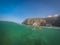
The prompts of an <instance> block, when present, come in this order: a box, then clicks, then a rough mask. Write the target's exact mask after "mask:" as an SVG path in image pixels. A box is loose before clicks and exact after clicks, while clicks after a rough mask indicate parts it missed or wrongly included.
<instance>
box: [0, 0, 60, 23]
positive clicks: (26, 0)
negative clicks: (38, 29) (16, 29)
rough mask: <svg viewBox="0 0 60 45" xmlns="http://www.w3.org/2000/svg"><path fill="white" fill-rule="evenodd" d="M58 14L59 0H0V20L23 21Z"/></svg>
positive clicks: (59, 11) (59, 8) (59, 10)
mask: <svg viewBox="0 0 60 45" xmlns="http://www.w3.org/2000/svg"><path fill="white" fill-rule="evenodd" d="M55 14H58V15H59V14H60V0H0V21H2V20H3V21H13V22H17V23H21V22H23V21H24V20H25V19H26V18H44V17H47V16H49V15H55Z"/></svg>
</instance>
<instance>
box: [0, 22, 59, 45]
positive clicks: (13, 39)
mask: <svg viewBox="0 0 60 45" xmlns="http://www.w3.org/2000/svg"><path fill="white" fill-rule="evenodd" d="M0 45H60V29H53V28H43V29H41V30H39V29H35V30H33V27H32V26H29V27H28V26H25V25H19V24H17V23H13V22H7V21H0Z"/></svg>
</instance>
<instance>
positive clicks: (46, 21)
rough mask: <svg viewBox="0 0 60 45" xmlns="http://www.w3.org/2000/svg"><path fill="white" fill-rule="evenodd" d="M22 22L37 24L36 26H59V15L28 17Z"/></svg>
mask: <svg viewBox="0 0 60 45" xmlns="http://www.w3.org/2000/svg"><path fill="white" fill-rule="evenodd" d="M22 24H25V25H37V26H59V27H60V16H58V17H46V18H28V19H26V20H25V21H24V22H23V23H22Z"/></svg>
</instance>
